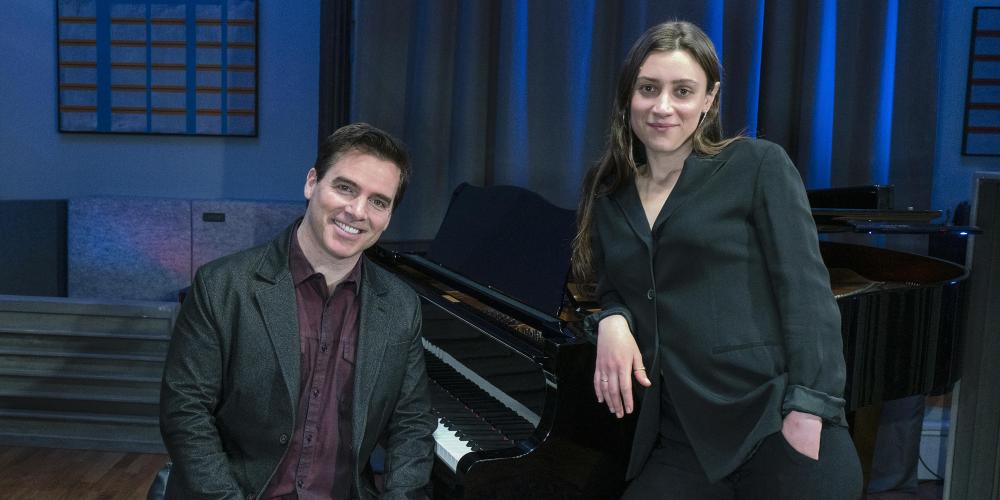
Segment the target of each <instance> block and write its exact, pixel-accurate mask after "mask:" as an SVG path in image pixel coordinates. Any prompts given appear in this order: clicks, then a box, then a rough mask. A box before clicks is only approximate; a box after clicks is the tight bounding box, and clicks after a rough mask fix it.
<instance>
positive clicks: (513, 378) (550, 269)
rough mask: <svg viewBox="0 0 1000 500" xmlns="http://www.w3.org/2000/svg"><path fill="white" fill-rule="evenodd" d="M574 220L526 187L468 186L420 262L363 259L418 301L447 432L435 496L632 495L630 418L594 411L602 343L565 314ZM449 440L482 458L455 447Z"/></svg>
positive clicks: (379, 254) (398, 256)
mask: <svg viewBox="0 0 1000 500" xmlns="http://www.w3.org/2000/svg"><path fill="white" fill-rule="evenodd" d="M574 219H575V214H574V213H573V212H572V211H569V210H563V209H559V208H557V207H555V206H552V205H550V204H548V203H547V202H545V201H544V200H542V199H541V198H540V197H538V196H537V195H535V194H534V193H530V192H528V191H525V190H522V189H519V188H511V187H493V188H489V189H483V188H475V187H472V186H467V185H463V186H460V187H459V188H458V189H457V190H456V192H455V194H454V196H453V199H452V202H451V204H450V205H449V209H448V214H447V215H446V216H445V222H444V223H442V226H441V229H440V230H439V231H438V235H437V237H436V238H435V240H434V242H433V243H432V244H431V247H430V249H429V250H428V252H427V254H426V255H420V254H415V253H396V252H392V251H389V250H387V249H386V248H384V247H375V248H373V249H371V250H370V251H369V256H370V257H371V258H372V259H373V260H375V261H377V262H379V263H380V264H381V265H382V266H384V267H386V268H388V269H390V270H391V271H393V272H394V273H396V274H397V275H398V276H400V277H401V278H402V279H404V280H405V281H407V282H408V283H409V284H410V285H411V286H412V287H413V289H414V290H415V291H416V292H417V294H418V295H419V296H420V298H421V302H422V305H423V336H424V340H425V351H426V357H425V359H426V360H427V363H428V373H429V377H430V379H431V397H432V406H433V407H434V411H435V413H437V414H438V416H439V417H440V418H441V419H442V422H443V425H442V426H441V427H439V432H438V433H435V440H436V441H437V443H438V450H437V459H436V461H435V465H434V472H433V474H432V486H433V497H434V498H435V499H490V498H497V499H518V500H522V499H524V500H527V499H588V498H589V499H607V498H618V496H620V494H621V492H622V490H623V488H624V477H625V467H626V465H627V460H628V453H629V448H630V446H631V435H632V430H633V425H634V422H633V421H632V420H631V419H625V420H617V419H615V418H614V417H613V415H611V414H609V413H608V412H607V410H606V408H604V407H603V406H602V405H599V404H597V402H596V399H595V397H594V393H593V386H592V382H591V381H592V378H593V366H594V354H595V349H594V346H593V344H591V343H590V342H588V341H587V340H586V339H585V338H584V336H583V334H582V332H581V331H580V330H579V329H578V327H577V324H578V323H579V319H580V318H579V317H578V316H572V312H571V311H567V310H566V309H568V308H563V307H562V305H563V299H564V289H565V281H566V277H567V274H568V270H569V241H570V240H571V238H572V236H573V232H574V230H575V229H574ZM442 263H445V264H447V265H443V264H442ZM567 314H569V316H567ZM455 366H457V367H458V368H454V367H455ZM445 426H448V427H445ZM451 434H458V435H459V437H461V438H462V439H465V440H466V441H465V442H467V443H468V442H471V443H473V447H474V448H473V449H472V450H462V449H458V450H457V451H453V452H452V451H449V447H450V446H453V445H454V443H451V440H452V439H453V438H454V437H455V436H452V435H451Z"/></svg>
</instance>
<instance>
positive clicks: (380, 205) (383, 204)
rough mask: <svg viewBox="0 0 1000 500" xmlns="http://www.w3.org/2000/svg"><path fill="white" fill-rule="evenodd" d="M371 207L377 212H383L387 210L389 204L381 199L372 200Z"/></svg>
mask: <svg viewBox="0 0 1000 500" xmlns="http://www.w3.org/2000/svg"><path fill="white" fill-rule="evenodd" d="M372 205H373V206H374V207H375V208H377V209H379V210H385V209H387V208H389V202H387V201H385V200H383V199H380V198H375V199H373V200H372Z"/></svg>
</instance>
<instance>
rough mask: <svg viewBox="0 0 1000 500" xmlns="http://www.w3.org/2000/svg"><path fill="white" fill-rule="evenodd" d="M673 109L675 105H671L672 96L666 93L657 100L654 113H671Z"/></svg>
mask: <svg viewBox="0 0 1000 500" xmlns="http://www.w3.org/2000/svg"><path fill="white" fill-rule="evenodd" d="M673 109H674V108H673V105H672V104H671V103H670V96H668V95H667V94H665V93H664V94H663V95H661V96H660V98H659V99H657V100H656V106H654V107H653V111H656V112H657V113H670V112H671V111H673Z"/></svg>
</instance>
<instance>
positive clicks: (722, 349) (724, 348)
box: [712, 340, 781, 354]
mask: <svg viewBox="0 0 1000 500" xmlns="http://www.w3.org/2000/svg"><path fill="white" fill-rule="evenodd" d="M776 345H781V341H779V340H760V341H757V342H747V343H745V344H732V345H717V346H714V347H712V354H723V353H726V352H732V351H742V350H744V349H752V348H754V347H765V346H776Z"/></svg>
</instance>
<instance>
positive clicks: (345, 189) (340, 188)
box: [333, 184, 354, 193]
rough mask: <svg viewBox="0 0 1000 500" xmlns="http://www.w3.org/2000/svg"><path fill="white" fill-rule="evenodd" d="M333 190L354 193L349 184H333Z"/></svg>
mask: <svg viewBox="0 0 1000 500" xmlns="http://www.w3.org/2000/svg"><path fill="white" fill-rule="evenodd" d="M333 188H334V189H336V190H337V191H340V192H342V193H351V192H353V191H354V188H352V187H351V185H350V184H334V186H333Z"/></svg>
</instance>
